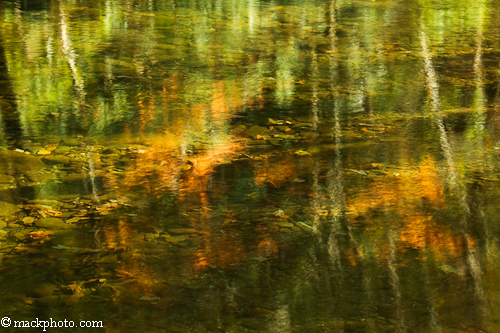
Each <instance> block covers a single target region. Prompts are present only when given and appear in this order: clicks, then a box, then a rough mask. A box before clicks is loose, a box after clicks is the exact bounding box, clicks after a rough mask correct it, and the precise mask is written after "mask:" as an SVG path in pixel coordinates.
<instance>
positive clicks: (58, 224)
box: [35, 217, 75, 229]
mask: <svg viewBox="0 0 500 333" xmlns="http://www.w3.org/2000/svg"><path fill="white" fill-rule="evenodd" d="M35 225H36V226H37V227H38V228H46V229H72V228H75V225H74V224H68V223H65V222H64V221H62V220H61V219H58V218H55V217H48V218H45V219H40V220H38V221H36V222H35Z"/></svg>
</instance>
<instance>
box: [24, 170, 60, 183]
mask: <svg viewBox="0 0 500 333" xmlns="http://www.w3.org/2000/svg"><path fill="white" fill-rule="evenodd" d="M26 176H28V179H29V180H30V181H32V182H37V183H38V182H46V181H48V180H52V179H57V175H56V174H54V173H51V172H29V173H27V174H26Z"/></svg>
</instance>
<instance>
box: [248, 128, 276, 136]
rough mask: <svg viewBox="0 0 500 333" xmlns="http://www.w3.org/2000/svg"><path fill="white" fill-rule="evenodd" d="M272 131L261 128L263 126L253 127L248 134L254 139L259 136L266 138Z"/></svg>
mask: <svg viewBox="0 0 500 333" xmlns="http://www.w3.org/2000/svg"><path fill="white" fill-rule="evenodd" d="M270 132H271V130H270V129H269V128H267V127H261V126H257V125H255V126H252V127H250V129H249V130H248V131H247V134H248V135H249V136H251V137H253V138H255V137H257V135H259V136H264V135H266V134H269V133H270Z"/></svg>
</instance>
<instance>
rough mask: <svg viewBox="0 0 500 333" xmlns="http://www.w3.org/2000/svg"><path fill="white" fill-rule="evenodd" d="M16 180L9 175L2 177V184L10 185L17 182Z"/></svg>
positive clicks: (0, 180)
mask: <svg viewBox="0 0 500 333" xmlns="http://www.w3.org/2000/svg"><path fill="white" fill-rule="evenodd" d="M15 181H16V179H15V178H14V177H12V176H9V175H0V184H10V183H13V182H15Z"/></svg>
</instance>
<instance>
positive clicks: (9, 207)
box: [0, 201, 21, 216]
mask: <svg viewBox="0 0 500 333" xmlns="http://www.w3.org/2000/svg"><path fill="white" fill-rule="evenodd" d="M20 210H21V208H19V207H17V206H16V205H14V204H12V203H9V202H3V201H0V216H11V215H14V214H16V213H18V212H19V211H20Z"/></svg>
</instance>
